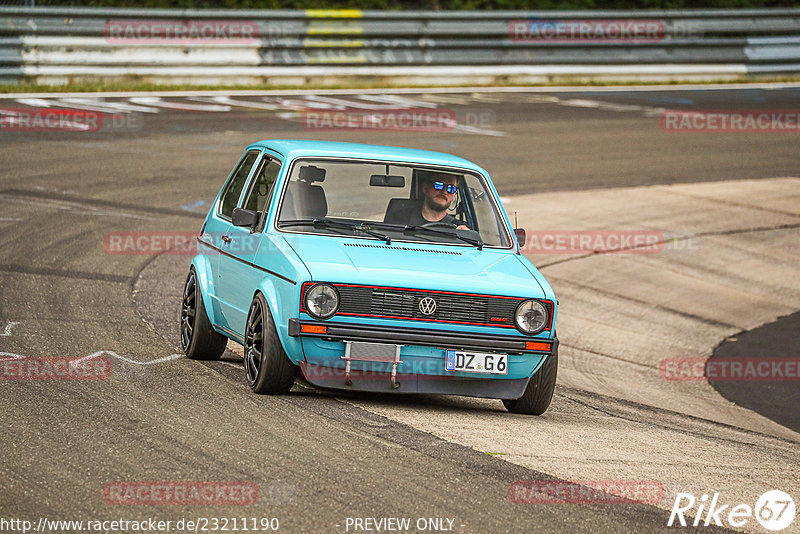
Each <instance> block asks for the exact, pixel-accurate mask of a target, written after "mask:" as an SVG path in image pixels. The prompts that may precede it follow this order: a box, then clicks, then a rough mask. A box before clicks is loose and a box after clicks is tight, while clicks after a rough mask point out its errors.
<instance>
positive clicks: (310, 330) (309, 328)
mask: <svg viewBox="0 0 800 534" xmlns="http://www.w3.org/2000/svg"><path fill="white" fill-rule="evenodd" d="M327 332H328V327H327V326H321V325H317V324H304V325H300V333H301V334H326V333H327Z"/></svg>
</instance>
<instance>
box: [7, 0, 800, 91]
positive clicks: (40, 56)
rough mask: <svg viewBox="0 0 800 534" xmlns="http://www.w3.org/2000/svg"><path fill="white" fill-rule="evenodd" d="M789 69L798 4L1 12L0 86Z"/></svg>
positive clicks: (796, 56) (798, 52) (796, 43)
mask: <svg viewBox="0 0 800 534" xmlns="http://www.w3.org/2000/svg"><path fill="white" fill-rule="evenodd" d="M797 72H800V9H774V10H773V9H770V10H686V11H636V12H629V11H603V12H597V11H569V12H556V11H553V12H516V11H490V12H471V11H458V12H392V11H381V12H377V11H364V12H362V11H358V10H319V11H317V10H307V11H261V10H260V11H247V10H243V11H229V10H225V11H221V10H202V11H199V10H198V11H188V10H163V9H146V10H145V9H92V8H20V7H15V8H0V80H2V81H5V82H11V83H14V82H19V81H32V82H39V83H63V82H67V81H71V80H80V79H121V78H128V79H136V80H141V81H152V82H172V83H174V82H179V83H181V82H190V83H191V82H198V83H223V84H242V85H246V84H250V83H263V82H279V83H308V82H312V83H325V82H334V83H338V82H340V81H341V79H342V78H349V79H351V80H352V79H353V78H370V79H375V78H392V79H393V80H394V81H403V82H413V81H417V80H424V81H426V82H434V83H435V82H439V81H442V80H444V81H461V82H466V83H468V82H470V81H472V82H485V81H497V80H505V81H517V80H525V81H531V80H534V81H536V80H541V79H552V78H558V77H569V76H572V77H594V78H598V77H600V78H603V77H604V78H630V77H638V78H675V77H683V78H691V77H716V78H719V77H725V76H740V75H745V74H751V73H774V74H782V73H797Z"/></svg>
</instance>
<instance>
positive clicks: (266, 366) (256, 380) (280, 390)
mask: <svg viewBox="0 0 800 534" xmlns="http://www.w3.org/2000/svg"><path fill="white" fill-rule="evenodd" d="M244 368H245V374H246V378H247V385H248V386H250V389H252V390H253V391H255V392H256V393H262V394H263V393H266V394H270V395H280V394H285V393H289V390H291V389H292V384H294V379H295V378H296V377H297V366H296V365H295V364H293V363H292V361H291V360H289V357H288V356H287V355H286V352H285V351H284V350H283V345H281V341H280V339H279V338H278V332H277V330H276V329H275V322H274V321H273V320H272V314H271V313H270V311H269V306H268V305H267V299H265V298H264V296H263V295H262V294H261V293H258V294H257V295H256V296H255V298H254V299H253V302H252V304H250V312H249V313H248V314H247V328H246V330H245V334H244Z"/></svg>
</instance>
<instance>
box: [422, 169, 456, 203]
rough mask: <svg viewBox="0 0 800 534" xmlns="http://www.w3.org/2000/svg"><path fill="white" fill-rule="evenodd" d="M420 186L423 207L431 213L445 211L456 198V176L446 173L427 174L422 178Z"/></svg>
mask: <svg viewBox="0 0 800 534" xmlns="http://www.w3.org/2000/svg"><path fill="white" fill-rule="evenodd" d="M420 186H421V188H422V194H423V196H424V198H423V201H424V202H425V205H426V206H427V207H428V208H429V209H431V210H433V211H445V210H446V209H447V208H448V207H449V206H450V204H451V203H452V202H453V199H454V198H455V197H456V192H455V188H456V187H457V186H458V176H457V175H455V174H450V173H446V172H435V171H434V172H428V173H426V175H425V177H424V178H422V180H421V184H420ZM448 189H449V190H451V191H452V193H450V192H448Z"/></svg>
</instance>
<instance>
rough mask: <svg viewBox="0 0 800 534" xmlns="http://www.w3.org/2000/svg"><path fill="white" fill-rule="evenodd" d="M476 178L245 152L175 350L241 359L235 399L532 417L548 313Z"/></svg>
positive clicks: (210, 223) (493, 196)
mask: <svg viewBox="0 0 800 534" xmlns="http://www.w3.org/2000/svg"><path fill="white" fill-rule="evenodd" d="M524 241H525V232H524V230H521V229H516V230H514V229H512V227H511V225H510V224H509V220H508V217H507V215H506V213H505V211H504V210H503V207H502V206H501V204H500V202H499V201H498V198H497V192H496V191H495V189H494V186H493V185H492V183H491V181H490V180H489V175H488V174H487V172H486V171H484V170H483V169H481V168H480V167H478V166H477V165H475V164H474V163H471V162H469V161H467V160H465V159H462V158H459V157H456V156H451V155H448V154H442V153H438V152H429V151H425V150H411V149H407V148H395V147H386V146H375V145H361V144H351V143H333V142H323V141H296V140H270V141H260V142H258V143H254V144H252V145H250V146H248V147H247V149H246V150H245V152H244V155H243V156H242V158H241V159H240V160H239V163H238V164H237V165H236V167H235V168H234V169H233V171H232V172H231V174H230V176H229V177H228V179H227V181H226V182H225V185H224V186H223V187H222V190H221V191H220V193H219V195H217V198H216V200H215V201H214V203H213V204H212V206H211V209H210V210H209V213H208V216H207V217H206V219H205V222H204V223H203V226H202V228H201V230H200V234H199V236H198V254H197V256H195V257H194V259H193V260H192V266H191V269H190V271H189V276H188V278H187V280H186V285H185V288H184V293H183V300H182V308H181V345H182V347H183V350H184V352H185V353H186V355H187V356H188V357H189V358H193V359H216V358H219V357H220V356H221V355H222V353H223V352H224V350H225V345H226V343H227V341H228V339H232V340H234V341H236V342H237V343H240V344H242V345H243V346H244V367H245V370H246V378H247V383H248V385H249V386H250V387H251V388H252V390H253V391H255V392H256V393H269V394H285V393H288V392H289V390H290V389H291V388H292V384H293V383H294V381H295V379H296V377H297V375H298V373H299V374H301V375H302V377H303V378H304V379H305V380H306V381H307V382H309V383H311V384H314V385H315V386H318V387H323V388H334V389H345V390H356V391H376V392H394V393H439V394H451V395H467V396H473V397H486V398H496V399H503V402H504V404H505V406H506V408H507V409H508V410H509V411H511V412H515V413H526V414H537V415H539V414H542V413H544V412H545V410H547V408H548V406H549V405H550V401H551V399H552V397H553V389H554V387H555V382H556V374H557V368H558V339H557V337H556V332H555V321H556V314H557V301H556V298H555V295H554V294H553V290H552V289H551V288H550V285H549V284H548V283H547V281H546V280H545V279H544V277H543V276H542V275H541V274H540V273H539V271H538V270H537V269H536V267H534V266H533V264H531V262H530V261H528V260H527V259H526V258H525V257H524V256H523V255H522V254H521V246H523V245H524Z"/></svg>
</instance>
